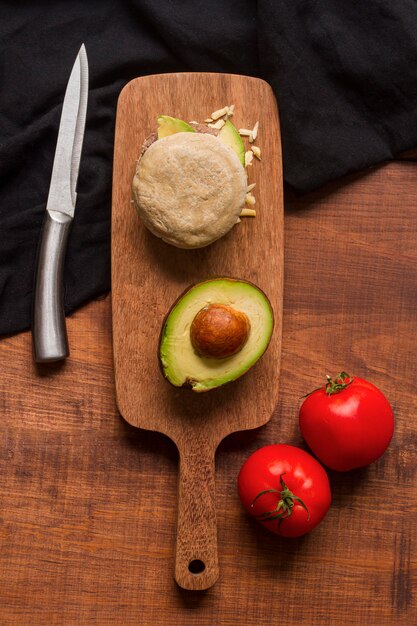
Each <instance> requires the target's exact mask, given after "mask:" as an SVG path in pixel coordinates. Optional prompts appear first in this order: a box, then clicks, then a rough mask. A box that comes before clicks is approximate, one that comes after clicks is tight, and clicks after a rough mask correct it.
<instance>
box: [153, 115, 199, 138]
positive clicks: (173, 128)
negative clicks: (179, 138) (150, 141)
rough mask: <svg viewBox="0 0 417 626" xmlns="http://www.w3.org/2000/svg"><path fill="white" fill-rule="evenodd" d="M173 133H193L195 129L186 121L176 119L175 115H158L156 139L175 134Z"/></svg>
mask: <svg viewBox="0 0 417 626" xmlns="http://www.w3.org/2000/svg"><path fill="white" fill-rule="evenodd" d="M175 133H195V130H194V128H193V127H192V126H190V125H189V124H187V122H183V121H182V120H178V119H177V118H176V117H170V116H169V115H160V116H159V117H158V139H162V138H163V137H168V136H169V135H175Z"/></svg>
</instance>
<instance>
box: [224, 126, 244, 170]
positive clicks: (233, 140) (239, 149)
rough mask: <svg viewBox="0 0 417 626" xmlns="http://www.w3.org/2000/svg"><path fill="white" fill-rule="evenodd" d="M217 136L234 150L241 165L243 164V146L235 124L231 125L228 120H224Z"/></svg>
mask: <svg viewBox="0 0 417 626" xmlns="http://www.w3.org/2000/svg"><path fill="white" fill-rule="evenodd" d="M218 137H219V139H221V141H223V142H224V143H225V144H226V145H228V146H229V147H230V148H232V149H233V150H234V151H235V152H236V154H237V156H238V157H239V161H240V162H241V163H242V165H243V166H245V146H244V143H243V140H242V137H241V136H240V135H239V131H238V130H237V128H236V127H235V126H233V124H232V122H230V120H226V123H225V125H224V126H223V128H222V129H221V131H220V132H219V134H218Z"/></svg>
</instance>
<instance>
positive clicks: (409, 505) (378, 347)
mask: <svg viewBox="0 0 417 626" xmlns="http://www.w3.org/2000/svg"><path fill="white" fill-rule="evenodd" d="M416 175H417V164H415V163H394V164H388V165H384V166H383V167H381V168H378V169H374V170H369V171H367V172H365V173H363V174H361V175H355V176H350V177H348V178H346V179H344V180H342V181H339V183H337V184H336V183H334V184H331V185H328V186H326V187H324V188H323V189H322V190H320V191H319V192H316V193H311V194H308V195H305V196H302V197H299V198H298V197H295V196H294V195H292V194H291V193H290V192H289V191H286V193H285V291H284V325H283V346H282V364H281V381H280V395H279V401H278V405H277V407H276V409H275V411H274V415H273V418H272V420H271V421H270V422H269V423H268V424H267V425H266V426H264V427H262V428H260V429H257V430H256V431H246V432H244V433H236V434H233V435H231V436H230V437H228V438H227V439H226V440H225V441H224V442H223V443H222V444H221V445H220V446H219V448H218V451H217V455H216V510H217V519H218V543H219V562H220V569H221V576H220V578H219V580H218V582H217V584H216V585H215V586H214V587H213V588H211V589H210V590H208V591H207V592H191V591H183V590H180V589H179V588H178V586H177V585H176V584H175V582H174V580H173V578H172V568H173V566H174V554H173V549H172V546H173V542H174V537H175V526H176V484H177V463H178V458H177V452H176V448H175V446H174V445H173V444H172V443H171V442H170V440H169V439H168V438H167V437H164V436H163V435H159V434H155V433H152V432H149V431H145V430H142V429H137V428H133V427H131V426H129V425H128V424H127V423H126V422H125V421H124V420H122V419H121V418H120V415H119V413H118V411H117V408H116V405H115V396H114V378H113V364H112V339H111V303H110V298H107V299H105V300H102V301H97V302H94V303H92V304H91V305H89V306H87V307H84V308H82V309H80V310H79V311H78V312H77V313H76V314H74V315H73V316H72V317H71V318H69V319H68V333H69V340H70V346H71V356H70V358H69V359H68V360H67V362H66V363H65V364H63V365H62V366H54V367H51V368H46V367H45V368H44V369H36V368H35V366H34V365H33V363H32V358H31V349H32V348H31V337H30V334H28V333H24V334H21V335H19V336H16V337H12V338H4V339H3V340H2V341H1V342H0V371H1V376H0V409H1V412H0V414H1V419H0V623H1V624H2V625H3V624H4V625H5V626H27V625H28V624H31V625H33V626H45V624H48V625H49V624H50V625H52V626H92V625H94V626H107V625H109V626H110V625H113V626H127V625H128V626H130V625H132V626H133V625H135V626H136V625H138V624H139V625H141V626H142V625H143V626H150V625H152V624H158V625H160V626H173V624H176V625H178V626H213V625H214V624H215V625H216V626H237V625H238V626H271V625H272V626H279V625H281V624H287V625H288V626H296V625H297V626H298V625H302V626H358V624H366V626H392V625H393V624H396V625H401V626H411V625H412V624H415V623H416V622H417V620H416V614H417V601H416V566H417V557H416V554H417V550H416V546H417V541H416V540H417V530H416V524H415V515H416V509H417V488H416V481H415V478H416V474H415V472H416V461H417V458H416V456H417V455H416V445H415V444H416V426H415V415H416V412H417V383H416V380H415V376H414V374H413V371H414V363H415V354H416V350H417V339H416V273H417V272H416V263H417V233H416V223H417V202H416V180H417V178H416ZM341 368H346V369H348V370H351V371H352V372H354V373H356V374H357V375H359V376H365V377H368V378H369V379H370V380H371V381H373V382H374V383H375V384H377V385H378V386H379V387H380V388H381V389H382V390H383V391H384V392H385V394H386V395H387V396H388V398H389V400H390V401H391V403H392V406H393V408H394V412H395V419H396V426H395V434H394V438H393V441H392V442H391V444H390V447H389V448H388V450H387V452H386V454H385V455H384V456H383V457H382V458H381V459H380V460H379V461H378V462H377V463H375V464H373V465H372V466H370V467H369V468H368V469H364V470H358V471H355V472H349V473H347V474H337V473H334V472H333V473H331V474H330V481H331V487H332V493H333V503H332V506H331V508H330V511H329V513H328V515H327V517H326V518H325V520H324V521H323V523H322V524H321V525H320V526H319V527H317V529H315V530H314V531H313V532H312V533H311V535H309V536H307V537H305V538H304V539H302V538H301V539H296V540H294V541H291V540H285V539H283V538H279V537H276V536H273V535H272V534H268V532H267V531H266V530H265V529H263V528H262V527H261V526H260V525H257V524H256V522H254V521H253V520H251V519H250V518H249V517H248V516H247V515H246V513H245V512H244V511H243V509H242V507H241V505H240V503H239V500H238V497H237V493H236V476H237V473H238V471H239V469H240V466H241V464H242V463H243V461H244V460H245V459H246V458H247V456H248V455H249V454H250V453H251V452H253V451H254V450H256V449H258V448H259V447H260V446H262V445H265V444H269V443H273V442H287V443H292V444H295V445H302V446H303V443H302V440H301V437H300V434H299V431H298V425H297V410H298V406H299V397H300V396H301V395H302V394H303V393H306V392H307V391H308V390H310V389H312V388H314V387H315V386H316V385H317V384H318V383H320V381H321V380H322V378H323V376H324V374H326V373H330V374H331V373H335V372H337V371H339V370H340V369H341ZM303 447H304V446H303Z"/></svg>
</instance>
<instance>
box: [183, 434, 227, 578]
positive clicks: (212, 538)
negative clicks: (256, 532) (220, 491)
mask: <svg viewBox="0 0 417 626" xmlns="http://www.w3.org/2000/svg"><path fill="white" fill-rule="evenodd" d="M179 454H180V462H179V481H178V524H177V545H176V557H175V580H176V582H177V583H178V585H179V586H180V587H182V588H183V589H192V590H202V589H209V588H210V587H212V586H213V585H214V583H215V582H216V580H217V578H218V577H219V564H218V556H217V523H216V509H215V462H214V455H215V448H214V447H213V441H201V439H200V438H199V439H198V441H196V440H193V441H190V440H189V439H188V438H187V442H186V443H184V444H183V445H181V446H179Z"/></svg>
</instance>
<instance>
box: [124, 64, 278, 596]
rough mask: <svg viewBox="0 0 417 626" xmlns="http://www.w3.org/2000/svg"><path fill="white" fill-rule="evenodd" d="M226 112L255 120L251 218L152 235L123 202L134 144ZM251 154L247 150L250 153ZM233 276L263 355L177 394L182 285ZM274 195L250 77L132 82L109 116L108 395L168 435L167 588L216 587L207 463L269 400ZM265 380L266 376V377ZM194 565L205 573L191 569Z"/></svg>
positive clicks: (260, 107)
mask: <svg viewBox="0 0 417 626" xmlns="http://www.w3.org/2000/svg"><path fill="white" fill-rule="evenodd" d="M232 103H234V104H235V105H236V110H235V115H234V117H233V121H234V122H235V124H236V125H237V127H238V128H241V127H246V126H248V125H249V126H250V127H251V128H252V126H253V125H254V124H255V122H256V121H257V120H258V121H259V123H260V131H259V136H258V140H257V142H259V145H260V146H261V147H262V155H263V160H262V162H261V163H259V162H256V163H254V164H253V165H252V166H250V167H249V168H248V180H249V182H250V183H252V182H255V183H256V192H255V193H256V197H257V206H258V207H259V208H258V212H257V217H256V218H255V219H249V220H248V219H246V220H244V219H242V221H241V223H240V224H238V225H236V226H235V227H234V228H233V229H232V231H230V233H228V234H227V235H226V236H225V237H223V238H222V239H220V240H219V241H217V242H215V243H214V244H212V245H210V246H207V247H206V248H202V249H199V250H181V249H178V248H175V247H173V246H170V245H168V244H166V243H164V242H163V241H161V240H160V239H158V238H156V237H154V236H153V235H151V234H150V233H149V231H147V230H146V228H145V227H144V226H143V225H142V223H141V222H140V220H139V217H138V215H137V212H136V210H135V209H134V207H133V206H132V203H131V197H132V194H131V185H132V179H133V174H134V171H135V166H136V161H137V158H138V155H139V153H140V149H141V146H142V144H143V142H144V140H145V139H146V137H147V136H148V135H150V133H151V132H153V131H154V130H155V127H156V119H157V117H158V115H160V114H169V115H171V116H173V117H178V118H180V119H184V120H198V121H204V119H206V118H207V117H208V116H209V115H210V113H211V112H212V111H214V110H217V109H220V108H222V107H223V106H224V105H225V104H232ZM248 148H249V144H248ZM215 276H232V277H236V278H240V279H245V280H249V281H252V282H254V283H255V284H257V285H258V286H259V287H261V289H264V291H265V292H266V294H267V296H268V298H269V299H270V302H271V304H272V307H273V310H274V321H275V323H274V332H273V336H272V339H271V343H270V345H269V347H268V350H267V352H266V354H265V355H264V356H263V357H262V359H261V360H260V361H259V362H258V363H257V364H256V366H255V367H254V368H253V369H252V370H251V371H250V372H249V373H248V374H247V375H245V376H244V377H243V378H241V379H239V380H238V381H236V382H234V383H232V384H229V385H226V386H224V387H222V388H219V389H216V390H213V391H210V392H209V393H205V394H196V393H193V392H191V391H190V390H184V389H177V388H175V387H173V386H171V385H170V384H169V383H168V382H167V381H166V380H164V378H163V377H162V374H161V371H160V367H159V362H158V356H157V355H158V343H159V337H160V332H161V328H162V325H163V321H164V318H165V316H166V314H167V312H168V311H169V309H170V307H171V305H172V304H173V303H174V302H175V301H176V300H177V298H178V296H179V295H180V294H181V293H182V292H183V291H184V290H185V289H186V288H188V287H189V286H190V285H191V284H193V283H196V282H200V281H202V280H206V279H207V278H212V277H215ZM282 282H283V189H282V164H281V144H280V133H279V123H278V114H277V108H276V103H275V98H274V96H273V93H272V90H271V88H270V87H269V85H268V84H267V83H265V82H264V81H261V80H259V79H256V78H248V77H245V76H234V75H228V74H199V73H185V74H164V75H158V76H145V77H142V78H138V79H136V80H133V81H131V82H130V83H129V84H128V85H127V86H126V87H125V88H124V89H123V91H122V93H121V95H120V98H119V102H118V108H117V118H116V137H115V152H114V174H113V204H112V311H113V349H114V365H115V379H116V397H117V404H118V407H119V410H120V412H121V414H122V415H123V417H124V418H125V419H126V420H127V421H128V422H129V423H130V424H132V425H133V426H138V427H141V428H146V429H148V430H153V431H159V432H162V433H164V434H165V435H167V436H169V437H170V438H171V439H172V440H173V441H174V442H175V444H176V445H177V447H178V450H179V454H180V480H179V489H178V531H177V532H178V536H177V542H176V545H177V548H176V562H175V579H176V581H177V582H178V584H179V585H181V586H182V587H184V588H186V589H206V588H208V587H210V586H211V585H212V584H214V582H215V581H216V580H217V578H218V558H217V545H216V534H217V533H216V511H215V505H214V486H215V480H214V456H215V452H216V448H217V446H218V445H219V443H220V441H221V440H222V439H223V438H224V437H225V436H227V435H229V434H230V433H232V432H234V431H237V430H245V429H248V428H256V427H258V426H261V425H263V424H265V423H266V422H267V421H268V420H269V419H270V418H271V416H272V413H273V411H274V408H275V406H276V404H277V401H278V382H279V369H280V353H281V327H282V298H283V284H282ZM272 373H274V375H273V376H272ZM195 561H200V562H201V563H203V564H204V566H205V567H204V570H203V571H201V572H199V573H198V574H196V573H193V572H192V571H190V569H189V565H190V563H192V562H195Z"/></svg>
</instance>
